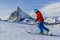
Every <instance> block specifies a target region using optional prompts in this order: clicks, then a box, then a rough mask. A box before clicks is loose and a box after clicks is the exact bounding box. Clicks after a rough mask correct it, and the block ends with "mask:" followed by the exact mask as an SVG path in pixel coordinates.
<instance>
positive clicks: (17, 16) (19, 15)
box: [8, 7, 32, 22]
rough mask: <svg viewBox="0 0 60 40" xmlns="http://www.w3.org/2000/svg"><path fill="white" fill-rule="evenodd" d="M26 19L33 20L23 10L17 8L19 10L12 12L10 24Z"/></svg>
mask: <svg viewBox="0 0 60 40" xmlns="http://www.w3.org/2000/svg"><path fill="white" fill-rule="evenodd" d="M25 18H28V19H32V17H30V16H29V15H28V14H27V13H25V12H24V11H23V10H22V9H20V8H19V7H17V10H16V11H14V12H12V13H11V15H10V17H9V18H8V21H9V22H15V21H20V20H23V19H25Z"/></svg>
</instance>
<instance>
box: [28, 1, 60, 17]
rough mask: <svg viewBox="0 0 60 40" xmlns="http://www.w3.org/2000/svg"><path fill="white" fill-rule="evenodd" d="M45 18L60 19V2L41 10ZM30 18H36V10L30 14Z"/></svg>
mask: <svg viewBox="0 0 60 40" xmlns="http://www.w3.org/2000/svg"><path fill="white" fill-rule="evenodd" d="M39 10H40V11H41V13H42V14H43V16H44V17H57V16H58V17H60V2H57V3H53V4H49V5H47V6H45V7H43V8H40V9H39ZM29 14H30V16H31V17H33V18H36V17H35V13H34V10H32V11H31V12H29Z"/></svg>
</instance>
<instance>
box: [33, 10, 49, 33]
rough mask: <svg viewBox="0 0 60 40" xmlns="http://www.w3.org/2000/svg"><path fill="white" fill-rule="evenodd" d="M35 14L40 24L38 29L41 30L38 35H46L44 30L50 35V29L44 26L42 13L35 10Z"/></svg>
mask: <svg viewBox="0 0 60 40" xmlns="http://www.w3.org/2000/svg"><path fill="white" fill-rule="evenodd" d="M34 12H35V13H36V19H37V22H38V28H39V29H40V32H39V33H38V34H44V31H43V30H46V31H47V32H46V34H48V32H49V29H48V28H46V27H45V26H44V18H43V16H42V14H41V12H40V11H39V10H38V9H34Z"/></svg>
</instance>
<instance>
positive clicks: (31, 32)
mask: <svg viewBox="0 0 60 40" xmlns="http://www.w3.org/2000/svg"><path fill="white" fill-rule="evenodd" d="M27 33H29V34H34V35H40V34H38V33H32V32H27ZM41 35H42V34H41ZM43 35H45V36H53V37H60V35H54V34H48V35H47V34H43Z"/></svg>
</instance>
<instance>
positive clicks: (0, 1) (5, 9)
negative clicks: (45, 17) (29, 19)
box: [0, 0, 60, 19]
mask: <svg viewBox="0 0 60 40" xmlns="http://www.w3.org/2000/svg"><path fill="white" fill-rule="evenodd" d="M56 2H60V0H0V14H1V15H0V18H3V19H4V18H7V17H8V16H9V15H10V14H11V12H13V11H14V10H16V7H18V6H19V7H20V8H21V9H22V10H23V11H25V12H29V11H31V10H33V9H35V8H38V9H40V8H43V7H44V6H47V5H49V4H52V3H56Z"/></svg>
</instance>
